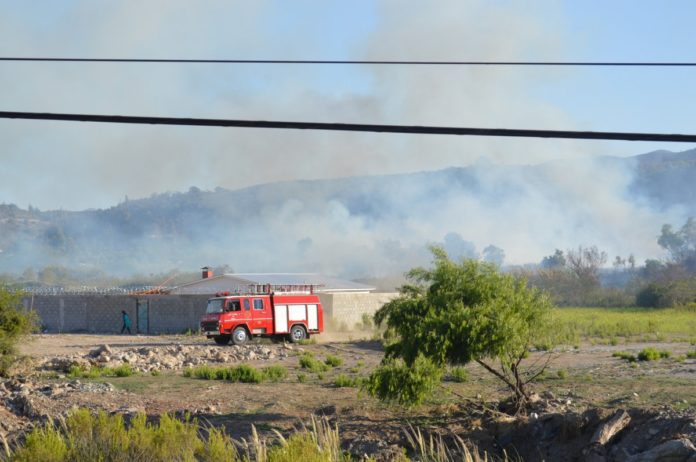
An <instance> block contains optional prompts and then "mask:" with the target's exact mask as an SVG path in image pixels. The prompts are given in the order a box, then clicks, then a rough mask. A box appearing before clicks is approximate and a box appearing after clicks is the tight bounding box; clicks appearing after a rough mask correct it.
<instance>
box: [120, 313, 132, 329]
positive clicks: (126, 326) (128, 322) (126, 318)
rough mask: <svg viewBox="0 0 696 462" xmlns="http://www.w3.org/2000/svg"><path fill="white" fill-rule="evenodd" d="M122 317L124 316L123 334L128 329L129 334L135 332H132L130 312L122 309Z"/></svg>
mask: <svg viewBox="0 0 696 462" xmlns="http://www.w3.org/2000/svg"><path fill="white" fill-rule="evenodd" d="M121 317H122V318H123V327H121V334H123V332H124V331H126V330H127V331H128V334H129V335H133V332H131V320H130V316H128V313H126V312H125V310H121Z"/></svg>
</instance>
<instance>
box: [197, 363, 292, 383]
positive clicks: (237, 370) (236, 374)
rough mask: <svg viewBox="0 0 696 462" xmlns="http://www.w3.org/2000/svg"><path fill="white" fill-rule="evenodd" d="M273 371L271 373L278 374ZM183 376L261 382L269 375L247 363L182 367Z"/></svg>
mask: <svg viewBox="0 0 696 462" xmlns="http://www.w3.org/2000/svg"><path fill="white" fill-rule="evenodd" d="M278 373H279V372H278V371H274V372H272V373H271V374H278ZM184 377H195V378H197V379H203V380H229V381H230V382H243V383H261V382H263V381H264V380H266V379H267V378H269V376H267V375H266V373H265V372H263V371H260V370H258V369H256V368H254V367H252V366H250V365H248V364H240V365H239V366H235V367H212V366H208V365H203V366H197V367H195V368H187V369H184Z"/></svg>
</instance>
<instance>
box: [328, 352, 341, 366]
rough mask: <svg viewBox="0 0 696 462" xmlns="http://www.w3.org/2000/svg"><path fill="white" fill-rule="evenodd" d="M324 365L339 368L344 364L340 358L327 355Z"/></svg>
mask: <svg viewBox="0 0 696 462" xmlns="http://www.w3.org/2000/svg"><path fill="white" fill-rule="evenodd" d="M324 364H326V365H327V366H331V367H338V366H340V365H341V364H343V359H342V358H341V357H339V356H334V355H326V359H325V360H324Z"/></svg>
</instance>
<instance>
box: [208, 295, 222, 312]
mask: <svg viewBox="0 0 696 462" xmlns="http://www.w3.org/2000/svg"><path fill="white" fill-rule="evenodd" d="M223 306H225V300H223V299H222V298H216V299H213V300H208V307H207V308H206V309H205V312H206V313H208V314H210V313H222V307H223Z"/></svg>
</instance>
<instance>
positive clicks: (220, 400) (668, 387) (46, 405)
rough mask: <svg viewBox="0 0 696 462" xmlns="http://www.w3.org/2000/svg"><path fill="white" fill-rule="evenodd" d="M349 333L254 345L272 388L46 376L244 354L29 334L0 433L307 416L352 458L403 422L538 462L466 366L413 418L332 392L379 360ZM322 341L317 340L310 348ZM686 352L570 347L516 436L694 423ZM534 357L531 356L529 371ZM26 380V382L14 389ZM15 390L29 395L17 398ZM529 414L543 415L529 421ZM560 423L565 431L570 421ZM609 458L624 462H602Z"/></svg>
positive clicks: (400, 438)
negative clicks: (85, 365)
mask: <svg viewBox="0 0 696 462" xmlns="http://www.w3.org/2000/svg"><path fill="white" fill-rule="evenodd" d="M353 335H355V334H338V335H334V336H332V337H331V338H330V340H331V341H330V342H326V340H327V337H328V336H326V337H324V341H325V343H322V342H321V341H320V342H318V343H317V344H310V345H302V346H298V345H294V346H287V347H285V346H282V345H281V346H277V345H273V344H271V343H270V342H262V345H268V346H269V347H273V348H276V349H278V350H273V351H280V349H283V350H282V351H286V352H287V355H286V356H284V357H283V356H281V355H273V354H270V355H268V356H269V357H267V358H260V357H257V358H255V359H251V360H245V361H243V362H245V363H248V364H251V365H253V366H257V367H265V366H269V365H274V364H277V365H283V366H285V367H286V368H287V370H288V371H289V374H288V377H287V378H285V379H284V380H282V381H281V382H280V383H261V384H241V383H229V382H224V381H206V380H200V379H195V378H186V377H184V376H183V373H182V370H181V369H180V368H179V369H176V368H175V369H172V370H162V372H161V373H158V374H156V375H152V374H145V373H143V374H138V375H134V376H130V377H120V378H119V377H109V378H96V379H79V380H75V379H73V378H71V377H69V376H66V375H65V373H61V372H55V371H48V370H46V369H45V368H43V369H42V367H41V364H46V361H50V360H52V359H54V358H66V357H67V358H75V357H80V356H82V357H89V355H90V352H91V351H93V350H94V349H95V348H98V347H101V346H102V345H109V347H110V349H112V350H114V351H115V352H114V353H113V355H116V356H117V355H118V354H119V352H126V353H127V352H131V351H138V350H141V351H142V349H159V350H156V351H160V350H166V349H167V348H169V349H171V348H179V349H181V348H182V347H186V348H189V349H192V351H199V350H200V351H205V352H207V354H209V355H210V354H212V353H219V352H232V351H235V352H237V353H239V352H240V351H242V350H243V349H244V348H248V347H246V346H245V347H234V346H218V345H215V344H214V343H213V342H212V341H210V340H207V339H205V338H201V337H196V336H181V335H180V336H120V335H87V334H60V335H57V334H56V335H53V334H40V335H35V336H34V337H33V338H32V339H31V340H30V341H29V342H27V343H25V344H24V345H22V348H21V349H22V353H23V354H25V355H29V356H30V357H32V358H34V360H33V364H34V366H31V367H29V368H28V369H27V371H26V372H25V373H24V378H21V379H20V380H19V382H17V383H14V382H13V383H8V384H6V389H7V390H9V391H8V393H7V394H6V395H5V396H6V398H5V403H6V406H5V407H4V408H2V407H0V422H3V421H4V422H13V423H12V424H5V425H4V429H5V430H6V431H7V432H8V433H11V432H12V431H17V430H21V429H22V428H25V427H26V425H28V424H29V423H30V422H31V421H36V420H37V419H39V420H40V419H41V418H43V417H45V416H51V415H57V414H64V413H66V412H68V411H69V410H70V409H71V408H73V407H88V408H91V409H95V410H97V409H104V410H106V411H108V412H120V413H125V414H133V413H135V412H145V413H147V414H148V415H153V416H155V415H159V414H161V413H163V412H172V413H177V414H181V413H184V412H190V413H191V414H193V415H195V416H197V417H198V418H199V419H201V420H202V421H205V422H209V423H211V424H214V425H221V426H224V427H225V428H226V429H227V431H228V432H229V433H230V434H231V435H232V436H234V437H236V438H246V437H248V436H249V435H250V432H251V426H252V424H253V425H254V426H256V428H257V429H258V430H260V431H262V432H270V430H272V429H277V430H279V431H281V432H288V431H290V430H292V429H293V428H297V427H299V426H301V425H302V424H303V423H306V422H307V421H308V419H309V417H310V416H311V415H313V414H314V415H323V416H327V417H328V418H329V419H331V420H332V421H333V422H336V423H337V424H338V426H339V429H340V431H341V436H342V438H343V440H344V441H345V445H346V450H349V451H351V452H352V453H354V454H365V453H367V454H382V456H380V457H382V458H383V459H385V460H388V459H389V456H388V454H393V453H394V452H393V451H396V449H395V446H394V445H399V446H402V447H408V441H407V440H406V438H405V435H404V430H403V429H404V427H405V426H408V424H411V425H414V426H417V427H419V428H421V429H423V430H424V431H427V432H433V433H439V434H442V435H444V436H445V437H447V435H452V434H457V435H464V436H465V437H466V439H467V440H468V441H473V442H475V443H477V444H478V445H479V446H481V447H483V448H485V449H487V450H489V451H491V452H496V451H499V450H500V449H501V448H503V447H506V446H508V447H507V449H509V446H510V445H513V446H514V448H515V451H516V452H517V453H519V454H521V455H525V459H526V460H535V457H531V458H530V454H535V452H534V451H537V452H539V451H541V449H539V447H536V446H534V447H530V448H528V447H527V446H528V445H529V444H531V443H530V442H529V441H520V440H517V439H516V438H517V437H512V436H509V435H508V436H507V437H506V436H505V435H506V434H508V433H509V431H508V430H505V428H507V427H506V425H507V426H508V427H509V426H510V425H512V424H510V423H509V421H508V420H506V419H502V421H501V420H500V419H498V418H496V417H495V415H496V412H497V411H495V409H496V408H497V403H498V402H499V401H500V400H502V399H503V398H505V396H506V392H505V390H504V389H502V388H501V387H500V385H499V384H498V383H496V382H495V381H494V380H493V379H492V378H491V377H490V376H489V375H488V374H487V373H485V371H483V370H482V369H481V368H480V367H476V366H467V370H468V373H469V378H468V380H467V381H465V382H463V383H456V382H453V381H445V382H443V391H442V393H438V395H437V396H435V397H433V398H432V399H431V400H430V401H429V402H428V403H427V404H426V405H424V406H421V407H418V408H415V409H403V408H397V407H392V406H387V405H384V404H381V403H379V402H377V401H376V400H374V399H372V398H370V397H368V396H366V395H365V394H364V393H361V392H360V391H359V389H357V388H354V387H337V386H336V385H335V379H336V377H338V376H340V375H342V376H346V377H351V378H358V377H364V376H366V375H367V374H369V372H370V371H371V370H372V369H373V368H374V367H375V366H376V365H377V364H378V363H379V362H380V360H381V359H382V356H383V351H382V347H381V344H380V343H379V342H375V341H369V340H354V339H352V336H353ZM319 337H322V336H318V337H317V339H319ZM337 340H341V341H337ZM650 346H652V347H655V348H658V349H660V350H668V351H669V352H670V353H671V355H672V357H671V358H669V359H662V360H658V361H650V362H635V363H629V362H628V361H626V360H622V359H619V358H616V357H612V353H614V352H616V351H627V352H632V353H634V354H636V353H637V352H638V351H640V350H642V349H643V348H646V347H650ZM252 347H253V346H252ZM252 347H249V348H252ZM257 348H258V347H257ZM284 348H287V349H286V350H285V349H284ZM196 349H199V350H196ZM693 349H694V348H693V346H691V345H689V344H686V343H660V344H647V343H635V344H621V345H616V346H610V345H591V344H583V345H580V346H579V348H577V349H567V350H559V351H555V352H554V353H553V355H552V356H553V358H552V362H551V364H550V367H549V370H548V372H547V374H546V375H545V376H544V377H542V380H541V381H540V382H539V383H537V384H536V385H534V390H535V391H536V392H537V393H538V395H539V396H540V397H541V398H540V404H539V406H540V407H539V410H538V413H533V414H532V415H531V417H525V418H524V419H523V420H520V421H516V422H517V423H516V424H515V425H517V427H515V428H518V430H519V425H528V428H527V427H525V428H527V430H525V431H527V432H533V431H537V430H538V429H537V430H534V429H535V428H537V427H535V426H534V424H535V422H533V421H532V420H533V419H536V418H538V419H540V420H539V421H538V422H536V423H537V424H538V423H539V422H541V421H542V420H543V418H544V417H543V416H544V415H549V416H567V415H577V416H584V417H582V419H584V420H582V419H581V420H582V421H583V422H585V423H584V424H583V425H585V426H584V427H582V428H581V430H582V431H581V430H578V432H579V435H580V434H581V435H583V436H582V438H584V439H582V438H581V440H582V441H584V443H582V444H586V443H587V441H585V440H588V439H589V438H590V436H587V434H589V433H592V431H591V430H592V429H590V428H589V425H590V423H592V425H595V424H598V423H599V422H601V420H602V418H605V417H606V416H608V415H610V414H611V412H614V410H616V409H628V410H630V412H631V413H632V415H634V421H635V422H640V421H641V420H640V419H641V418H643V420H645V422H652V420H650V419H652V418H653V417H654V418H658V417H655V416H660V415H663V414H664V413H668V414H669V415H670V416H672V418H673V419H672V420H674V419H677V420H679V419H686V420H685V422H686V421H690V422H696V420H694V419H693V415H694V405H696V359H686V358H683V357H682V355H685V354H686V352H687V351H691V350H693ZM303 352H311V353H313V354H314V355H315V357H317V358H319V359H322V360H323V359H324V358H326V356H327V355H329V354H331V355H334V356H338V357H340V358H341V359H342V361H343V363H342V364H341V365H339V366H337V367H334V368H332V369H331V370H329V371H326V372H325V373H321V374H317V373H312V372H308V371H306V370H304V369H301V368H300V366H299V361H298V356H299V355H300V354H302V353H303ZM541 354H543V353H541V352H538V353H533V354H532V355H531V357H530V358H529V361H533V360H535V359H537V358H538V356H539V355H541ZM223 364H224V365H232V364H230V363H229V362H223V363H216V365H223ZM22 380H23V381H24V382H25V383H21V382H22ZM22 386H24V387H25V388H29V389H30V391H28V392H24V391H22V390H23V389H22ZM12 387H15V388H14V389H13V388H12ZM12 390H14V391H12ZM10 392H11V393H10ZM22 393H24V398H22V396H21V394H22ZM27 402H28V403H29V404H27ZM646 413H647V414H646ZM537 414H538V415H540V416H542V417H534V416H535V415H537ZM641 416H642V417H641ZM651 416H652V417H651ZM13 419H14V420H13ZM563 419H566V417H563ZM593 419H594V420H593ZM689 419H691V420H689ZM679 421H680V422H681V420H679ZM501 422H505V425H503V424H502V423H501ZM544 422H545V421H544ZM563 422H564V423H563V424H562V425H563V428H565V427H566V426H567V422H566V420H563ZM559 425H560V424H559ZM646 425H647V424H646ZM650 425H653V424H650ZM694 425H696V424H694ZM537 426H538V425H537ZM586 427H587V428H586ZM655 428H658V427H655ZM675 428H676V427H675ZM680 428H681V427H680ZM506 432H507V433H506ZM515 434H517V433H515ZM519 434H520V435H523V434H524V432H522V433H519ZM506 438H507V439H506ZM578 438H580V437H578ZM508 440H509V441H508ZM540 441H542V440H540ZM573 441H575V440H573ZM578 441H580V440H578ZM542 442H543V441H542ZM542 442H539V444H542ZM549 444H550V443H549ZM554 444H555V443H554ZM564 444H566V446H558V445H556V446H558V447H565V448H566V449H568V448H570V446H568V445H569V444H571V443H568V442H567V443H564ZM573 444H576V443H573ZM577 444H580V443H577ZM525 445H527V446H525ZM556 446H554V447H556ZM636 447H637V446H636ZM634 449H635V448H634ZM544 450H545V451H547V452H546V457H547V458H546V460H563V459H554V456H553V454H554V453H553V451H554V450H556V449H551V446H549V447H548V448H546V449H544ZM573 450H577V448H574V449H573ZM635 450H637V449H635ZM390 451H392V452H390ZM576 460H580V459H576ZM607 460H623V459H621V458H620V457H618V458H611V457H610V458H609V459H607Z"/></svg>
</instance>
